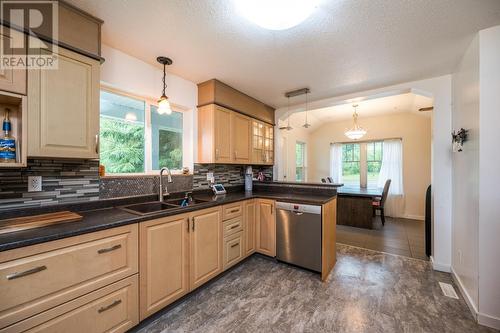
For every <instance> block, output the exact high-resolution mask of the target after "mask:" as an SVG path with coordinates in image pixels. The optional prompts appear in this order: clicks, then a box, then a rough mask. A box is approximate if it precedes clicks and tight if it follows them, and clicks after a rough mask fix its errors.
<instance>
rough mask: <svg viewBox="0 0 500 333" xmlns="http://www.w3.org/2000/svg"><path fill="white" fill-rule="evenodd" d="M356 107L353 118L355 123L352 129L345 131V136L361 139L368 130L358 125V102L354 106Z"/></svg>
mask: <svg viewBox="0 0 500 333" xmlns="http://www.w3.org/2000/svg"><path fill="white" fill-rule="evenodd" d="M352 107H353V108H354V113H353V115H352V118H353V119H354V125H353V127H352V128H351V129H350V130H347V131H345V132H344V134H345V136H347V137H348V138H349V139H351V140H359V139H361V138H362V137H363V136H365V134H366V130H364V129H363V128H362V127H360V126H359V125H358V112H357V110H356V109H357V107H358V105H357V104H354V105H353V106H352Z"/></svg>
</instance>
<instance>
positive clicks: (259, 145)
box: [252, 120, 264, 164]
mask: <svg viewBox="0 0 500 333" xmlns="http://www.w3.org/2000/svg"><path fill="white" fill-rule="evenodd" d="M263 163H264V124H263V123H261V122H258V121H256V120H253V121H252V164H263Z"/></svg>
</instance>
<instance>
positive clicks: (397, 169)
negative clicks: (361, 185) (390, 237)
mask: <svg viewBox="0 0 500 333" xmlns="http://www.w3.org/2000/svg"><path fill="white" fill-rule="evenodd" d="M383 147H384V148H383V153H382V154H383V156H382V166H381V168H380V174H379V177H378V184H377V185H378V187H380V188H383V187H384V184H385V181H386V180H387V179H390V180H391V185H390V187H389V194H388V196H387V200H386V202H385V205H384V212H385V215H387V216H392V217H402V216H403V215H404V191H403V145H402V142H401V140H400V139H396V140H384V146H383Z"/></svg>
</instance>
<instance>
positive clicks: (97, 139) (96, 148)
mask: <svg viewBox="0 0 500 333" xmlns="http://www.w3.org/2000/svg"><path fill="white" fill-rule="evenodd" d="M95 152H96V154H99V134H96V135H95Z"/></svg>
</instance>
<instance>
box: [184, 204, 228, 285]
mask: <svg viewBox="0 0 500 333" xmlns="http://www.w3.org/2000/svg"><path fill="white" fill-rule="evenodd" d="M221 222H222V216H221V209H220V207H217V208H210V209H205V210H201V211H197V212H194V213H192V214H191V231H190V234H189V238H190V249H191V253H190V255H191V261H190V263H191V264H190V287H191V290H193V289H196V288H198V287H199V286H201V285H202V284H204V283H205V282H207V281H208V280H210V279H212V278H213V277H215V276H217V275H218V274H219V273H220V272H222V225H221Z"/></svg>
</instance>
